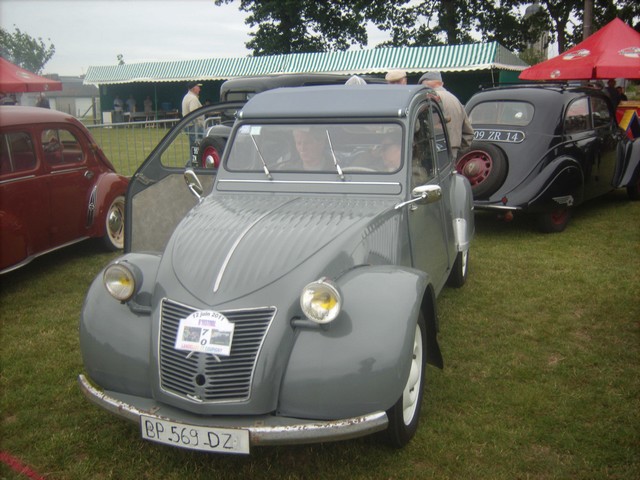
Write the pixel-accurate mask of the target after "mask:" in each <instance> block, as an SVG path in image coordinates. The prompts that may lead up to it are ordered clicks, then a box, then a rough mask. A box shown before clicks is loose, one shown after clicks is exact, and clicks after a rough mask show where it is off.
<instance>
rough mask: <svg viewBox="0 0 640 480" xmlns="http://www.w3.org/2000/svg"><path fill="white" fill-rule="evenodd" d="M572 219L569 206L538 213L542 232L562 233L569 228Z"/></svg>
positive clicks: (539, 227) (539, 226)
mask: <svg viewBox="0 0 640 480" xmlns="http://www.w3.org/2000/svg"><path fill="white" fill-rule="evenodd" d="M570 219H571V209H570V208H569V207H558V208H556V209H555V210H552V211H551V212H545V213H540V214H538V218H537V220H538V230H540V231H541V232H542V233H560V232H562V231H564V229H565V228H567V224H568V223H569V220H570Z"/></svg>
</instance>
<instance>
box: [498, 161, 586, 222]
mask: <svg viewBox="0 0 640 480" xmlns="http://www.w3.org/2000/svg"><path fill="white" fill-rule="evenodd" d="M583 196H584V174H583V172H582V168H581V167H580V164H579V163H578V162H577V161H576V160H575V159H574V158H571V157H559V158H557V159H555V160H554V161H552V162H551V163H549V164H548V165H547V166H546V167H545V168H544V169H543V170H542V171H541V172H539V173H537V174H536V176H535V178H533V179H532V180H531V181H530V182H529V183H525V184H521V186H520V187H518V188H516V189H514V190H512V191H511V192H509V193H508V194H506V198H507V205H510V206H511V205H512V206H515V207H521V208H528V209H531V210H534V209H539V210H546V209H549V208H552V207H554V206H558V205H559V204H564V205H567V206H569V207H571V206H573V205H574V204H575V205H577V204H579V203H581V202H582V199H583Z"/></svg>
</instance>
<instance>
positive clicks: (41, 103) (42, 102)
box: [36, 93, 51, 108]
mask: <svg viewBox="0 0 640 480" xmlns="http://www.w3.org/2000/svg"><path fill="white" fill-rule="evenodd" d="M36 107H40V108H51V106H50V105H49V99H48V98H47V97H45V96H44V93H41V94H40V95H38V100H37V101H36Z"/></svg>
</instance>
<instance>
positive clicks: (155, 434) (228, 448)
mask: <svg viewBox="0 0 640 480" xmlns="http://www.w3.org/2000/svg"><path fill="white" fill-rule="evenodd" d="M140 430H141V432H142V438H144V439H146V440H151V441H152V442H158V443H163V444H165V445H171V446H174V447H181V448H188V449H190V450H201V451H205V452H226V453H244V454H248V453H249V431H248V430H240V429H233V428H209V427H199V426H196V425H188V424H184V423H177V422H170V421H168V420H160V419H158V418H153V417H145V416H144V415H143V416H141V417H140Z"/></svg>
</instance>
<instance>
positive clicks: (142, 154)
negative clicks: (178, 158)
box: [86, 119, 178, 176]
mask: <svg viewBox="0 0 640 480" xmlns="http://www.w3.org/2000/svg"><path fill="white" fill-rule="evenodd" d="M177 122H178V120H177V119H173V120H154V121H148V122H146V121H141V122H125V123H108V124H102V125H86V127H87V128H88V129H89V130H90V131H91V135H92V136H93V138H94V139H95V140H96V142H97V143H98V145H99V146H100V148H102V150H103V151H104V153H105V155H106V156H107V158H108V159H109V160H110V161H111V163H113V166H114V167H115V168H116V171H117V172H118V173H120V174H122V175H126V176H131V175H133V174H134V173H135V171H136V169H137V168H138V167H139V166H140V165H141V164H142V162H143V161H144V160H145V158H147V156H148V155H149V154H150V153H151V151H152V150H153V149H154V148H155V147H156V145H158V143H159V142H160V140H162V138H163V137H164V136H165V135H166V134H167V132H168V131H169V130H170V129H171V127H173V126H174V125H175V124H176V123H177Z"/></svg>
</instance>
